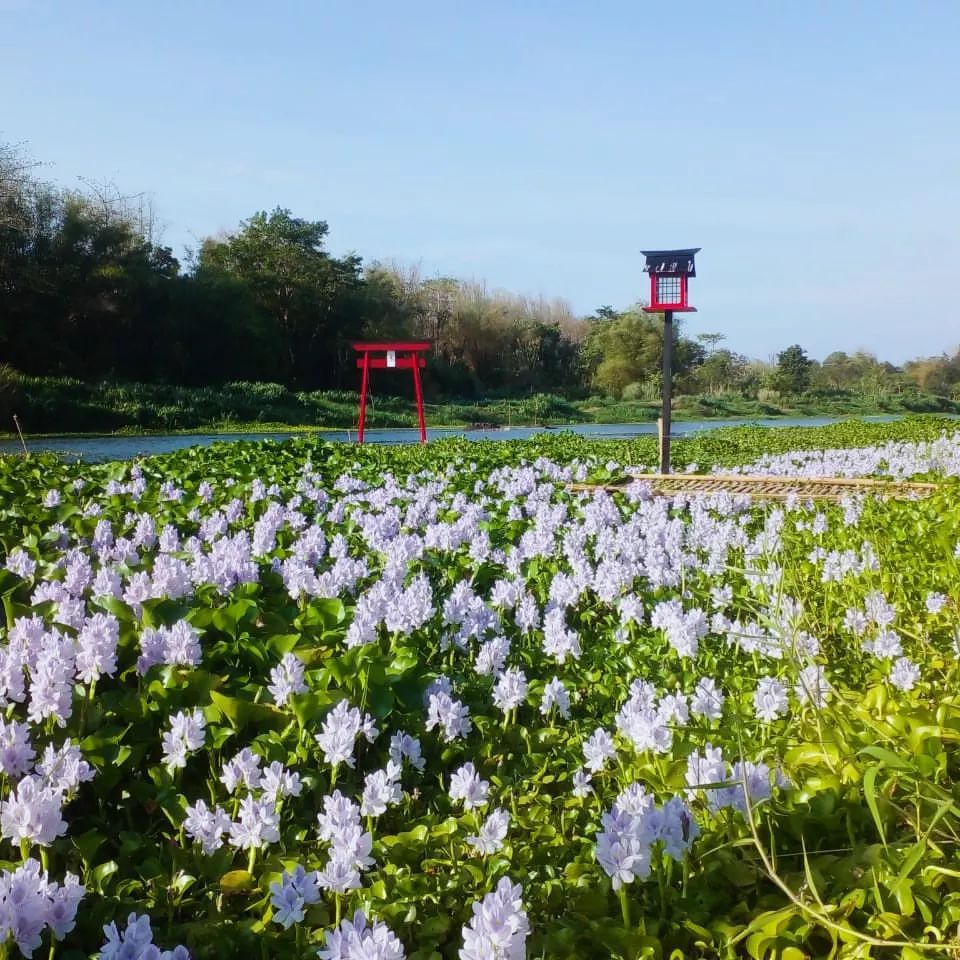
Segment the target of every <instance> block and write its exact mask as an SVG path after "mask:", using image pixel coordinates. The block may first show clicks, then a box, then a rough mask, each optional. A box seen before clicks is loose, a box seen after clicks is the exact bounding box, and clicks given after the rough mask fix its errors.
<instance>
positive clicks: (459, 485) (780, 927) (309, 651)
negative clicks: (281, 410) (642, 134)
mask: <svg viewBox="0 0 960 960" xmlns="http://www.w3.org/2000/svg"><path fill="white" fill-rule="evenodd" d="M653 459H654V449H653V445H652V444H651V443H650V442H649V441H647V440H639V441H631V442H610V441H606V442H596V441H585V440H583V439H582V438H577V437H571V436H555V437H546V438H541V439H539V440H537V441H536V442H524V443H520V442H514V443H504V444H487V443H483V444H469V443H467V442H464V441H448V442H444V443H440V444H434V445H431V446H429V447H427V448H420V447H410V448H399V449H398V448H395V447H393V448H390V449H384V448H376V447H366V448H353V447H347V446H344V445H335V444H325V443H322V442H318V441H316V440H314V439H300V440H293V441H289V442H287V443H284V444H275V443H262V444H254V443H239V444H231V445H220V446H214V447H209V448H203V449H200V448H195V449H191V450H186V451H182V452H180V453H177V454H173V455H170V456H167V457H163V458H156V459H149V460H145V461H142V462H141V463H138V464H123V463H116V464H107V465H102V466H88V465H76V464H60V463H57V462H56V461H54V460H52V459H50V458H23V459H14V458H9V459H6V460H4V461H2V462H0V567H2V570H0V597H2V601H3V622H2V626H0V697H2V700H0V706H2V710H3V712H2V714H0V771H2V778H0V837H2V839H0V857H2V861H0V869H2V870H3V871H4V872H3V873H2V874H0V936H3V938H4V942H3V946H2V947H0V950H3V951H6V953H7V954H8V955H11V956H16V955H19V954H20V953H22V954H24V955H27V956H31V955H37V951H45V952H47V953H48V955H50V956H58V957H62V958H71V957H89V956H95V955H97V953H98V951H99V953H100V955H101V956H103V957H106V958H114V957H117V958H120V957H123V958H138V957H143V958H152V957H158V956H170V957H172V958H175V960H182V958H183V957H186V956H192V957H194V958H207V957H211V958H212V957H227V956H241V955H247V956H253V957H312V956H320V957H324V958H358V957H359V958H365V960H370V958H400V957H410V958H419V960H427V958H449V957H459V958H461V960H480V958H500V957H503V958H516V957H523V956H528V957H531V958H534V957H544V958H548V957H549V958H554V957H621V958H632V957H641V956H651V957H736V956H751V957H758V958H759V957H770V958H773V957H781V958H786V960H795V958H803V957H812V956H818V957H819V956H839V957H867V956H871V957H887V956H889V957H894V956H906V957H916V956H926V955H929V954H931V953H933V954H937V955H947V956H953V955H957V953H958V951H960V941H958V939H957V929H958V922H960V863H958V860H957V842H958V830H960V811H958V809H957V800H958V796H957V794H958V773H960V770H958V761H957V754H956V744H957V741H958V738H960V702H958V695H957V684H956V680H957V653H958V651H957V637H958V628H960V615H958V614H960V608H958V594H957V589H956V583H957V575H958V569H957V564H958V559H957V544H958V540H960V526H958V519H960V500H958V492H960V488H958V484H957V481H956V479H954V478H955V477H956V476H957V475H958V474H960V438H958V437H955V436H946V435H945V434H944V433H943V424H942V423H939V422H937V421H935V420H929V419H918V420H915V421H909V422H902V423H897V424H883V425H866V424H841V425H837V426H836V427H831V428H825V429H821V430H780V431H759V430H736V431H719V432H718V433H717V434H712V435H709V436H704V437H701V438H698V439H696V440H691V441H685V442H682V443H678V444H677V446H676V460H677V462H678V463H679V464H686V465H690V466H692V465H693V464H697V465H698V466H699V467H700V469H705V468H708V467H710V466H716V467H723V468H725V469H727V468H730V467H736V466H739V467H740V468H749V465H750V464H751V463H752V464H753V466H754V467H755V468H756V469H761V470H763V471H765V472H774V473H775V472H780V473H796V472H799V473H804V474H808V475H818V474H821V475H823V474H830V475H832V474H836V473H840V474H844V475H849V476H855V475H861V474H862V475H893V476H898V477H900V476H902V477H908V476H909V477H933V478H936V479H938V480H940V481H941V488H940V492H938V493H937V494H936V496H934V497H933V498H931V499H927V500H922V501H905V502H899V501H885V502H883V501H878V500H873V499H866V498H860V497H852V498H851V499H850V500H848V501H847V502H845V503H843V504H840V505H828V506H817V505H814V504H809V503H803V502H796V503H787V504H784V505H766V506H764V505H751V504H750V503H749V502H747V501H745V500H743V499H738V498H732V497H714V498H709V499H690V498H687V497H682V498H676V499H673V500H669V499H663V498H652V497H650V495H649V491H648V490H646V489H645V488H644V487H643V485H642V484H639V483H635V484H633V485H632V486H630V487H628V488H627V489H626V490H625V491H624V493H622V494H619V493H618V494H614V495H610V494H605V493H598V494H583V493H573V492H571V491H570V490H569V489H568V483H569V482H570V481H572V480H580V479H584V478H593V479H607V478H610V477H613V476H616V477H622V476H625V475H626V471H627V468H628V467H634V466H637V465H643V464H649V463H651V462H652V461H653ZM161 951H165V952H164V953H161Z"/></svg>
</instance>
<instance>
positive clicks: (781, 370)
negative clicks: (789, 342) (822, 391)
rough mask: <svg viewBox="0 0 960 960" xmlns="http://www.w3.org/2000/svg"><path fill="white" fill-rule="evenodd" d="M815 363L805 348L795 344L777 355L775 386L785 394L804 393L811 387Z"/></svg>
mask: <svg viewBox="0 0 960 960" xmlns="http://www.w3.org/2000/svg"><path fill="white" fill-rule="evenodd" d="M812 367H813V361H812V360H811V359H810V358H809V357H808V356H807V354H806V352H805V351H804V349H803V347H801V346H800V345H799V344H794V345H793V346H792V347H787V349H786V350H783V351H781V352H780V353H779V354H777V370H776V373H775V374H774V378H773V383H774V386H775V387H776V388H777V389H778V390H780V391H781V392H783V393H803V392H804V391H805V390H806V389H807V387H809V386H810V370H811V368H812Z"/></svg>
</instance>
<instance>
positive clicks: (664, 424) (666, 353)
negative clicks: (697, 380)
mask: <svg viewBox="0 0 960 960" xmlns="http://www.w3.org/2000/svg"><path fill="white" fill-rule="evenodd" d="M699 252H700V247H690V248H687V249H684V250H642V251H641V253H642V254H643V255H644V257H646V263H645V264H644V268H643V269H644V270H645V271H646V272H647V273H648V274H650V306H649V307H644V310H645V311H646V312H647V313H662V314H663V389H662V393H661V404H662V410H661V414H660V472H661V473H662V474H667V473H669V472H670V431H671V429H672V424H671V416H670V414H671V406H672V385H673V315H674V313H696V310H697V308H696V307H692V306H691V305H690V303H689V301H688V299H687V281H688V280H689V278H690V277H695V276H696V275H697V271H696V265H695V263H694V256H695V255H696V254H698V253H699Z"/></svg>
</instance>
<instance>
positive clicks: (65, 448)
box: [0, 416, 900, 463]
mask: <svg viewBox="0 0 960 960" xmlns="http://www.w3.org/2000/svg"><path fill="white" fill-rule="evenodd" d="M844 419H850V418H849V417H780V418H778V419H770V420H681V421H674V423H673V435H674V436H678V435H679V436H682V435H684V434H690V433H699V432H701V431H704V430H716V429H717V428H718V427H735V426H744V425H746V424H751V425H753V426H761V427H822V426H826V425H827V424H831V423H837V422H838V421H840V420H844ZM858 419H861V420H872V421H875V422H887V421H892V420H899V419H900V417H898V416H877V417H860V418H858ZM548 430H549V432H551V433H554V432H558V431H561V430H569V431H570V432H572V433H577V434H580V436H583V437H595V438H597V439H603V438H606V439H625V438H629V437H641V436H649V435H656V432H657V425H656V424H655V423H571V424H568V425H562V426H554V427H504V428H500V429H497V428H494V429H491V430H473V429H465V428H458V427H450V428H437V429H429V428H428V430H427V439H428V440H439V439H441V438H443V437H467V438H468V439H470V440H525V439H527V438H528V437H532V436H535V435H536V434H540V433H544V432H546V431H548ZM293 436H298V437H303V436H317V437H319V438H322V439H324V440H334V441H340V442H355V441H356V439H357V434H356V431H355V430H351V431H347V430H325V431H323V432H318V433H316V434H306V433H295V434H294V433H211V434H196V433H191V434H156V435H152V436H114V437H44V438H42V439H37V440H33V439H30V438H27V441H26V442H27V449H28V450H29V451H30V452H31V453H40V452H53V453H57V454H60V455H61V456H63V457H64V458H68V459H83V460H84V461H87V462H90V463H96V462H101V461H104V460H130V459H133V458H134V457H139V456H149V455H154V454H159V453H171V452H172V451H174V450H180V449H182V448H184V447H193V446H201V447H205V446H208V445H209V444H211V443H217V442H229V441H233V440H286V439H287V438H289V437H293ZM419 439H420V435H419V432H418V431H417V430H416V429H400V430H398V429H393V430H367V431H366V433H365V437H364V440H365V441H366V442H367V443H416V442H417V441H418V440H419ZM21 450H22V447H21V446H20V442H19V441H18V440H2V441H0V454H3V453H19V452H20V451H21Z"/></svg>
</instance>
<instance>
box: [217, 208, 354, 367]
mask: <svg viewBox="0 0 960 960" xmlns="http://www.w3.org/2000/svg"><path fill="white" fill-rule="evenodd" d="M326 236H327V224H326V223H325V222H324V221H322V220H303V219H301V218H299V217H294V216H293V215H292V214H291V212H290V211H289V210H285V209H282V208H280V207H277V208H276V209H275V210H274V211H273V212H272V213H269V214H268V213H266V212H262V211H261V212H260V213H256V214H254V215H253V216H252V217H251V218H250V219H249V220H246V221H244V222H243V223H241V225H240V229H239V231H238V232H237V233H235V234H233V235H232V236H229V237H227V238H226V239H223V240H218V239H209V240H206V241H205V242H204V243H203V246H202V247H201V250H200V257H199V263H198V269H199V272H207V273H217V272H219V273H221V274H224V275H227V276H232V277H234V278H236V279H237V280H238V281H240V282H241V283H242V284H244V285H245V286H246V287H247V288H248V289H249V290H250V292H251V294H252V296H253V298H254V300H255V302H256V304H257V306H258V307H259V309H260V310H262V311H263V313H264V314H265V315H266V316H267V317H269V318H270V320H271V321H272V322H273V324H274V327H275V332H276V335H277V336H278V337H279V338H280V341H281V344H282V350H283V355H284V359H285V364H284V366H285V370H284V373H285V379H286V380H288V381H289V382H290V383H293V384H298V385H301V386H306V385H315V384H316V385H321V386H334V385H338V384H337V374H338V370H339V367H340V364H339V356H340V351H341V348H342V346H343V342H344V341H345V340H346V339H349V338H350V337H357V336H359V335H360V334H361V333H362V319H361V317H360V314H359V301H358V298H357V294H358V292H359V286H360V283H361V277H360V258H359V257H356V256H346V257H344V258H342V259H337V258H335V257H331V256H330V255H329V254H328V253H327V252H326V250H324V246H323V244H324V240H325V238H326Z"/></svg>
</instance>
